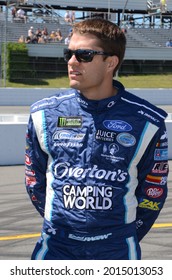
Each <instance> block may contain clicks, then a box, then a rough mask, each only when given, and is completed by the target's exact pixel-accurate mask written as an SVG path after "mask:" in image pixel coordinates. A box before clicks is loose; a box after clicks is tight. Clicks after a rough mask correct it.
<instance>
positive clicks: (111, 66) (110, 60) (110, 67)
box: [107, 55, 119, 72]
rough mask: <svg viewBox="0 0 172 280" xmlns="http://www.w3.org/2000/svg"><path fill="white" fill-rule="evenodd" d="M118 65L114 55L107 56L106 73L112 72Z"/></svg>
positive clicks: (117, 59)
mask: <svg viewBox="0 0 172 280" xmlns="http://www.w3.org/2000/svg"><path fill="white" fill-rule="evenodd" d="M118 63H119V58H118V57H117V56H116V55H113V56H109V57H108V58H107V70H108V72H110V71H114V69H115V68H116V66H117V65H118Z"/></svg>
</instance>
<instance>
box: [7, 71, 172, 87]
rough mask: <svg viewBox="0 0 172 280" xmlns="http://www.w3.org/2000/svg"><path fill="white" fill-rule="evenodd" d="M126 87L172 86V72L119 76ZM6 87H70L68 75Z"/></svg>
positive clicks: (11, 84) (15, 83)
mask: <svg viewBox="0 0 172 280" xmlns="http://www.w3.org/2000/svg"><path fill="white" fill-rule="evenodd" d="M117 79H118V80H119V81H120V82H122V83H123V84H124V86H125V87H126V88H172V74H160V75H125V76H124V75H123V76H119V77H118V78H117ZM6 87H14V88H15V87H18V88H26V87H28V88H30V87H32V88H35V87H40V88H68V87H69V80H68V77H57V78H53V79H41V80H32V81H26V82H20V83H19V82H18V83H17V82H13V83H12V82H6Z"/></svg>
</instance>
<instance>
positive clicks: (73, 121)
mask: <svg viewBox="0 0 172 280" xmlns="http://www.w3.org/2000/svg"><path fill="white" fill-rule="evenodd" d="M81 125H82V117H59V118H58V124H57V126H58V127H68V128H73V127H74V128H75V127H81Z"/></svg>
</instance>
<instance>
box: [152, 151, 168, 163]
mask: <svg viewBox="0 0 172 280" xmlns="http://www.w3.org/2000/svg"><path fill="white" fill-rule="evenodd" d="M154 160H168V150H167V149H156V150H155V153H154Z"/></svg>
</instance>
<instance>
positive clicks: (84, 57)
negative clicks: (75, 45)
mask: <svg viewBox="0 0 172 280" xmlns="http://www.w3.org/2000/svg"><path fill="white" fill-rule="evenodd" d="M63 53H64V60H65V61H66V62H68V61H69V60H70V59H71V57H72V56H73V55H75V57H76V59H77V61H78V62H91V61H92V60H93V58H94V56H95V55H105V56H112V55H113V54H109V53H106V52H103V51H94V50H82V49H78V50H75V51H74V50H70V49H64V52H63Z"/></svg>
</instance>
